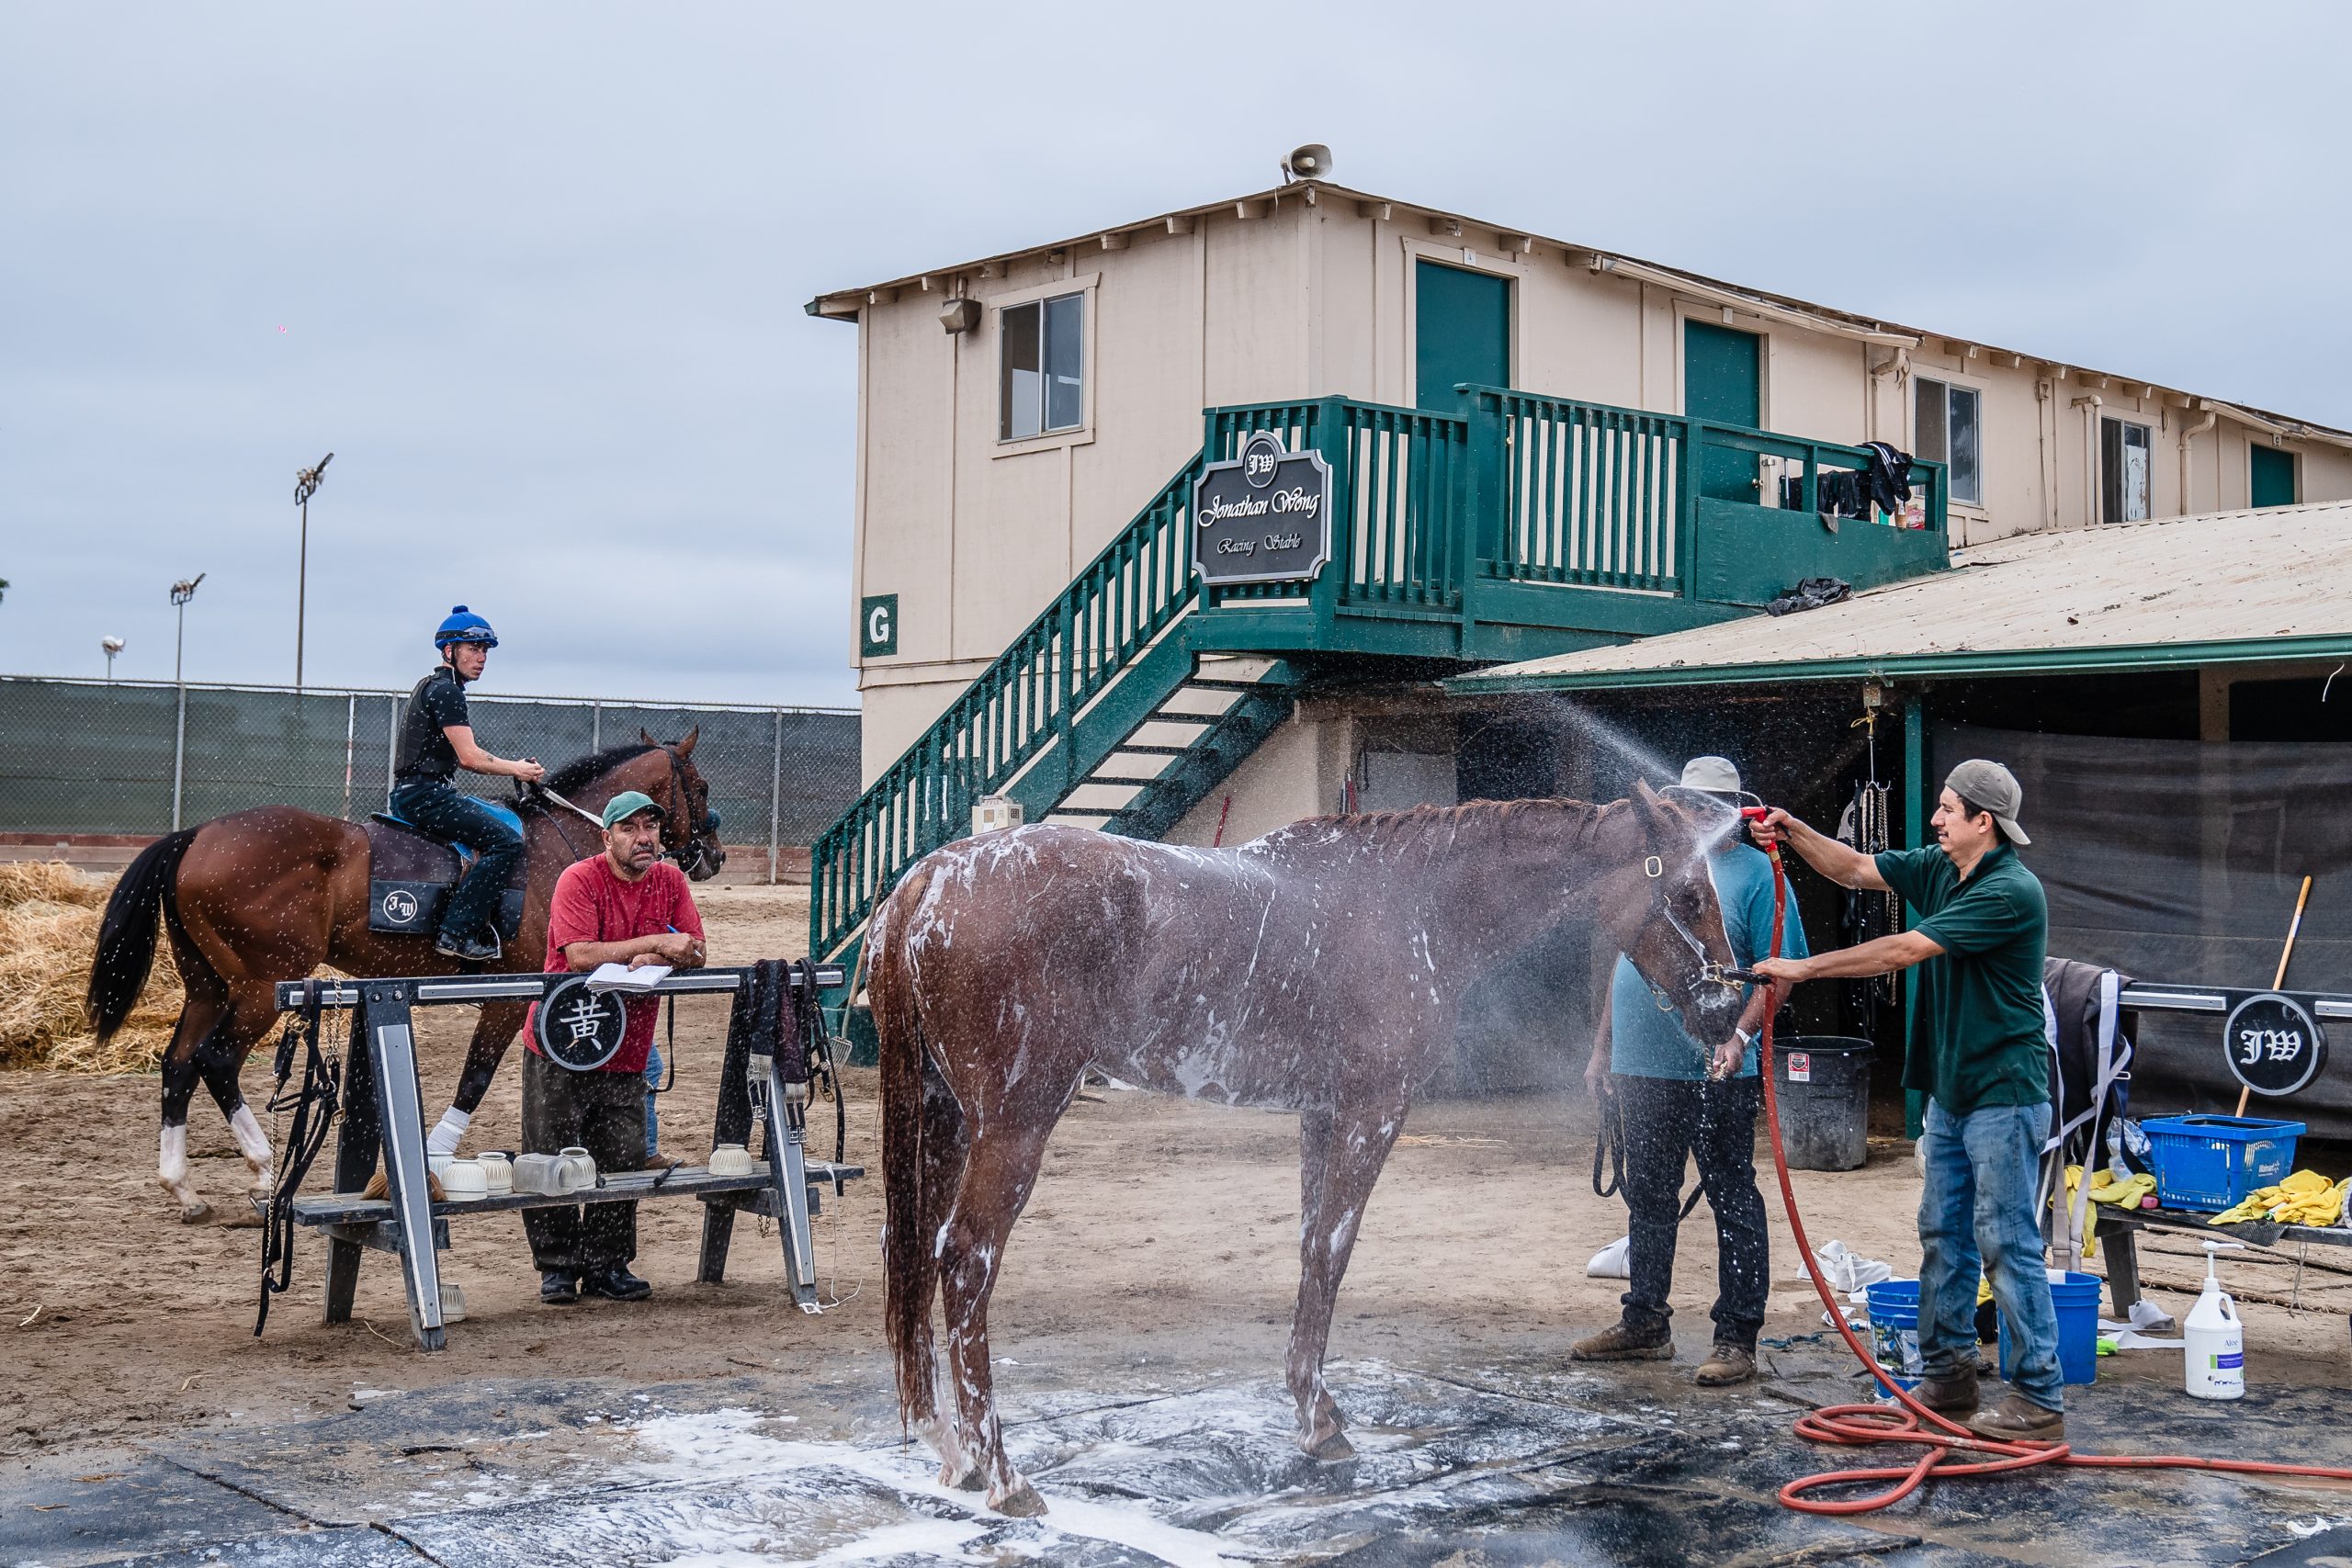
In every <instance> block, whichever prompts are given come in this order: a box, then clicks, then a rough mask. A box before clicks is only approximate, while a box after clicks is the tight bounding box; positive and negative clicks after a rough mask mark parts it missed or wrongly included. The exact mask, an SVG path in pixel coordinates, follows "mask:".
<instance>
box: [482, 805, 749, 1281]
mask: <svg viewBox="0 0 2352 1568" xmlns="http://www.w3.org/2000/svg"><path fill="white" fill-rule="evenodd" d="M604 824H605V852H604V853H603V854H601V855H596V856H594V857H593V858H591V859H588V860H583V861H580V862H578V863H575V864H572V865H569V866H566V867H565V868H564V871H563V874H562V875H561V876H559V877H557V878H556V883H555V897H553V899H552V900H550V902H549V903H548V959H547V967H548V971H549V972H550V973H561V972H564V971H567V970H568V971H571V972H572V973H575V974H576V973H581V972H584V971H587V970H591V969H595V968H598V967H600V966H601V965H603V964H627V965H628V967H629V968H631V969H636V968H640V967H642V966H643V965H645V964H668V965H670V967H672V968H673V969H699V968H701V967H702V964H703V957H704V948H703V933H702V916H701V915H700V914H699V913H698V912H697V911H696V910H695V896H694V894H693V892H692V891H691V890H690V889H689V888H688V886H687V885H686V874H685V873H684V872H682V871H680V870H679V869H678V868H677V867H676V866H675V865H673V864H672V863H670V862H668V861H666V860H663V859H662V808H661V807H659V806H656V805H655V804H654V803H653V801H652V798H651V797H650V796H649V795H644V794H641V793H639V791H637V790H633V789H631V790H624V791H622V792H621V793H620V794H618V795H615V796H613V798H612V799H611V800H610V801H608V802H606V803H605V813H604ZM625 1006H626V1009H627V1011H628V1028H627V1030H625V1031H624V1032H623V1033H622V1035H621V1045H620V1049H619V1050H618V1051H616V1052H615V1053H614V1054H613V1056H612V1059H611V1060H609V1061H607V1062H606V1063H605V1065H604V1066H601V1067H597V1068H594V1069H592V1070H590V1071H587V1072H574V1071H573V1070H571V1068H570V1067H566V1066H561V1065H560V1064H558V1063H555V1062H550V1061H548V1059H547V1057H546V1056H545V1055H541V1054H540V1051H539V1036H538V1028H537V1024H538V1005H537V1004H536V1003H534V1004H533V1006H532V1009H531V1013H532V1017H531V1020H530V1022H529V1023H527V1024H526V1025H525V1026H524V1030H523V1043H524V1044H525V1046H526V1047H527V1049H528V1053H529V1054H528V1055H526V1056H525V1057H524V1058H523V1147H524V1149H525V1150H526V1151H527V1152H529V1153H532V1154H557V1153H560V1152H561V1151H562V1150H563V1149H565V1148H568V1147H570V1146H571V1145H575V1144H576V1145H579V1146H580V1147H582V1148H584V1149H586V1150H587V1151H588V1153H589V1155H590V1156H592V1157H594V1160H595V1162H596V1168H597V1169H599V1170H635V1169H638V1168H640V1167H642V1166H643V1165H644V1164H645V1163H646V1142H645V1104H646V1101H647V1100H649V1099H650V1098H651V1097H650V1096H649V1095H648V1094H647V1093H646V1092H645V1059H646V1055H647V1053H649V1052H650V1051H651V1050H652V1049H653V1023H654V1020H655V1018H656V1016H657V1015H659V1013H660V1012H661V1010H662V998H659V997H630V998H628V1000H627V1002H626V1004H625ZM523 1230H524V1233H525V1234H526V1235H528V1236H529V1237H530V1238H531V1260H532V1261H533V1262H534V1263H535V1264H537V1266H538V1269H539V1300H541V1301H543V1302H546V1303H548V1304H550V1305H554V1306H566V1305H569V1304H571V1303H573V1302H576V1301H578V1300H579V1299H580V1294H581V1292H583V1291H584V1292H587V1293H588V1294H590V1295H592V1296H605V1297H608V1298H610V1299H611V1300H614V1301H620V1302H635V1301H643V1300H644V1299H645V1298H646V1297H647V1296H649V1295H650V1294H652V1293H653V1287H652V1286H650V1285H649V1284H647V1283H646V1282H645V1281H644V1280H640V1279H639V1278H638V1277H637V1276H636V1275H634V1274H632V1273H630V1272H629V1271H628V1265H629V1262H630V1260H631V1259H632V1258H636V1256H637V1205H636V1204H635V1203H633V1202H624V1203H588V1204H582V1205H578V1206H571V1207H561V1208H552V1209H529V1210H526V1211H525V1212H524V1214H523Z"/></svg>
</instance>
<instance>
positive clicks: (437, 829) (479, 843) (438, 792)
mask: <svg viewBox="0 0 2352 1568" xmlns="http://www.w3.org/2000/svg"><path fill="white" fill-rule="evenodd" d="M392 809H394V810H395V811H398V812H399V813H400V814H401V820H403V821H405V822H408V823H410V824H411V825H413V826H414V827H418V828H422V829H424V831H425V832H427V833H430V834H431V835H432V836H433V837H435V838H436V839H441V840H447V841H448V842H451V843H460V844H464V845H465V846H466V847H467V848H469V849H470V850H472V851H473V852H475V853H476V854H478V855H479V856H481V859H480V860H479V861H478V862H477V863H475V865H474V868H473V870H472V871H470V872H469V873H467V874H466V879H465V880H464V881H463V882H460V883H458V888H457V891H456V892H454V893H452V894H450V895H449V902H448V903H447V905H446V906H444V907H443V908H442V910H441V934H442V935H444V936H450V937H455V938H457V939H458V941H460V942H462V941H464V940H465V939H466V938H468V937H469V936H472V935H474V934H475V933H476V932H478V931H479V932H481V933H483V934H485V935H487V934H489V933H490V932H491V931H492V929H493V927H494V925H495V922H496V920H497V918H498V900H499V897H500V896H501V895H502V894H503V893H504V892H505V891H506V879H507V877H508V876H510V875H511V874H513V873H514V870H515V864H516V863H517V862H519V861H521V860H522V858H523V835H522V834H520V833H518V832H516V831H515V829H512V828H510V827H508V826H507V825H506V822H505V820H504V819H503V818H501V817H499V816H498V815H497V814H496V813H494V812H492V811H491V810H489V809H488V808H487V807H484V806H483V805H482V804H481V802H480V801H478V800H476V799H474V798H473V797H472V796H471V795H460V794H459V793H458V791H457V790H456V789H455V788H454V787H452V786H451V785H449V784H444V783H443V782H442V781H441V780H439V779H420V780H417V781H416V782H415V783H413V784H401V786H400V787H399V788H397V789H395V790H393V791H392Z"/></svg>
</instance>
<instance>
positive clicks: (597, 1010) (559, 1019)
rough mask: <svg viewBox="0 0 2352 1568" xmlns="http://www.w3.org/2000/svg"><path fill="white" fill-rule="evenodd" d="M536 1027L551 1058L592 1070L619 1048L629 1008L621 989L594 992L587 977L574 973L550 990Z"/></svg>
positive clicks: (578, 1069) (560, 1063)
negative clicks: (620, 992)
mask: <svg viewBox="0 0 2352 1568" xmlns="http://www.w3.org/2000/svg"><path fill="white" fill-rule="evenodd" d="M534 1027H535V1029H536V1031H537V1034H538V1037H539V1039H538V1044H539V1050H540V1053H541V1054H542V1055H545V1056H546V1057H547V1059H548V1061H550V1062H553V1063H554V1064H555V1065H556V1066H560V1067H570V1068H571V1070H572V1071H573V1072H575V1073H593V1072H594V1071H595V1070H596V1069H597V1068H598V1067H601V1066H604V1065H605V1063H606V1062H609V1061H611V1060H612V1059H613V1056H614V1055H615V1054H616V1053H617V1052H618V1051H619V1050H620V1048H621V1041H622V1040H623V1038H624V1037H626V1036H627V1035H628V1008H627V1007H626V1006H624V1005H623V1003H622V1001H621V998H620V995H619V993H618V992H616V991H592V990H590V989H589V988H588V976H585V975H574V976H572V977H571V979H569V980H566V981H564V982H563V983H562V984H560V985H559V986H557V987H555V988H554V989H553V990H551V991H549V992H548V999H547V1000H545V1001H543V1002H541V1003H540V1004H539V1010H538V1013H537V1018H536V1021H535V1024H534Z"/></svg>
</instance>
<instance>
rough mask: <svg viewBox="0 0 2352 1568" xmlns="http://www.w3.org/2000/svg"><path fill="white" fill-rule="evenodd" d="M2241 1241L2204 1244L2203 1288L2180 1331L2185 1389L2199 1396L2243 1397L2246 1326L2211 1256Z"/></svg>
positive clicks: (2240, 1245)
mask: <svg viewBox="0 0 2352 1568" xmlns="http://www.w3.org/2000/svg"><path fill="white" fill-rule="evenodd" d="M2244 1247H2245V1243H2244V1242H2242V1241H2208V1242H2207V1243H2206V1244H2205V1289H2204V1290H2203V1292H2200V1293H2199V1296H2198V1298H2197V1304H2196V1305H2195V1306H2194V1307H2192V1308H2190V1309H2189V1313H2188V1323H2187V1324H2186V1325H2184V1326H2183V1328H2182V1330H2181V1342H2182V1344H2183V1345H2184V1346H2186V1347H2187V1350H2188V1356H2187V1359H2188V1392H2189V1393H2191V1394H2193V1395H2194V1396H2196V1397H2197V1398H2199V1399H2243V1398H2245V1325H2244V1324H2243V1323H2241V1322H2240V1321H2239V1320H2238V1303H2235V1302H2233V1301H2232V1300H2231V1299H2230V1298H2229V1297H2228V1296H2227V1295H2226V1294H2224V1293H2223V1292H2222V1281H2221V1280H2220V1279H2219V1278H2218V1277H2217V1276H2216V1275H2215V1274H2214V1272H2213V1255H2214V1254H2215V1253H2217V1252H2221V1251H2224V1250H2228V1251H2238V1250H2242V1249H2243V1248H2244Z"/></svg>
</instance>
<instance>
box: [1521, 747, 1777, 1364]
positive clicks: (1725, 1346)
mask: <svg viewBox="0 0 2352 1568" xmlns="http://www.w3.org/2000/svg"><path fill="white" fill-rule="evenodd" d="M1679 790H1680V791H1681V792H1682V793H1684V794H1685V795H1689V796H1691V797H1694V799H1695V801H1696V803H1697V804H1699V806H1700V813H1699V815H1700V817H1701V818H1702V820H1713V821H1715V822H1718V823H1720V824H1721V833H1720V837H1719V838H1718V839H1717V840H1715V841H1713V843H1711V844H1710V845H1709V846H1708V860H1707V870H1708V874H1709V876H1710V879H1711V880H1712V881H1713V883H1714V885H1715V898H1716V901H1717V902H1718V903H1720V904H1721V905H1722V906H1723V912H1724V935H1725V936H1726V937H1728V938H1729V939H1730V942H1731V951H1732V955H1733V957H1734V958H1736V960H1737V961H1738V963H1739V964H1740V966H1741V967H1742V968H1747V967H1749V966H1752V965H1753V964H1756V963H1757V962H1758V960H1760V959H1762V958H1764V957H1765V956H1766V955H1767V954H1769V953H1770V952H1771V951H1772V863H1771V862H1770V861H1769V860H1767V859H1765V857H1764V854H1763V852H1761V851H1759V850H1758V849H1756V848H1755V847H1754V846H1753V845H1751V844H1749V843H1748V842H1747V834H1746V833H1745V832H1744V831H1743V824H1741V823H1740V822H1739V821H1738V820H1737V818H1735V817H1733V816H1732V815H1731V813H1732V812H1734V811H1735V810H1736V808H1737V807H1738V806H1739V804H1740V795H1741V790H1740V783H1739V770H1738V769H1736V768H1735V767H1734V766H1733V765H1732V764H1731V763H1730V762H1729V761H1726V760H1724V758H1721V757H1693V758H1691V761H1689V762H1688V763H1687V764H1686V765H1685V766H1684V767H1683V770H1682V781H1681V784H1680V785H1679ZM1782 919H1783V924H1782V927H1781V952H1782V953H1793V954H1800V955H1801V954H1803V953H1805V952H1807V951H1808V950H1807V948H1806V946H1805V940H1804V924H1803V923H1802V922H1801V921H1800V920H1799V919H1797V910H1796V906H1795V904H1793V903H1792V904H1790V905H1789V906H1788V908H1787V910H1786V912H1785V914H1784V916H1783V918H1782ZM1769 1006H1770V993H1769V992H1767V991H1765V990H1764V989H1762V988H1761V987H1753V986H1751V987H1748V993H1747V1007H1746V1008H1745V1009H1744V1010H1742V1011H1741V1013H1740V1017H1739V1022H1738V1025H1737V1027H1736V1028H1735V1029H1734V1031H1733V1032H1732V1038H1730V1039H1728V1040H1721V1041H1707V1042H1701V1041H1697V1040H1693V1039H1692V1038H1691V1036H1690V1035H1689V1034H1688V1033H1686V1032H1684V1030H1683V1028H1682V1023H1681V1020H1680V1018H1679V1015H1678V1014H1677V1013H1676V1011H1675V1010H1674V1007H1673V1004H1672V1003H1671V1002H1670V1001H1663V1002H1662V1001H1661V999H1660V998H1657V997H1656V996H1654V995H1653V994H1652V990H1651V987H1650V985H1649V983H1648V982H1647V981H1645V980H1644V979H1643V978H1642V976H1641V975H1640V974H1639V973H1638V972H1637V971H1636V970H1635V969H1634V965H1633V964H1631V963H1630V962H1628V961H1627V959H1626V958H1625V956H1624V955H1623V953H1620V954H1619V955H1618V957H1617V964H1616V968H1615V971H1614V973H1613V975H1612V976H1611V984H1610V987H1609V990H1608V992H1607V993H1606V994H1605V996H1604V998H1603V1001H1602V1006H1601V1010H1600V1029H1599V1030H1598V1031H1597V1032H1596V1034H1595V1036H1594V1039H1593V1043H1592V1059H1591V1061H1590V1063H1589V1065H1588V1066H1586V1068H1585V1083H1586V1086H1587V1087H1588V1088H1589V1089H1591V1090H1592V1093H1593V1098H1594V1099H1595V1100H1596V1101H1598V1102H1599V1103H1600V1111H1601V1115H1602V1116H1603V1117H1604V1118H1607V1117H1609V1116H1611V1115H1612V1114H1613V1115H1618V1116H1621V1117H1622V1119H1623V1127H1624V1151H1625V1168H1624V1178H1623V1182H1622V1184H1621V1186H1620V1190H1621V1191H1622V1192H1623V1195H1624V1199H1625V1208H1626V1210H1627V1212H1628V1219H1629V1230H1628V1233H1627V1238H1626V1240H1627V1245H1626V1263H1627V1266H1628V1268H1629V1269H1630V1270H1631V1273H1632V1279H1631V1280H1630V1281H1629V1285H1630V1288H1629V1289H1628V1290H1627V1291H1626V1292H1625V1293H1624V1296H1623V1298H1622V1299H1623V1303H1624V1312H1623V1316H1622V1317H1621V1318H1620V1319H1619V1320H1618V1322H1617V1323H1616V1324H1614V1325H1611V1327H1609V1328H1605V1329H1603V1330H1602V1331H1601V1332H1600V1333H1599V1334H1596V1335H1593V1336H1592V1337H1589V1338H1588V1339H1582V1340H1579V1341H1577V1344H1576V1345H1575V1346H1574V1347H1572V1348H1570V1350H1569V1351H1568V1355H1569V1359H1572V1360H1578V1361H1666V1360H1671V1359H1673V1358H1674V1338H1673V1336H1672V1334H1671V1332H1670V1331H1669V1329H1668V1320H1669V1319H1671V1318H1672V1317H1673V1315H1674V1309H1673V1307H1672V1306H1670V1305H1669V1304H1668V1301H1667V1297H1668V1292H1670V1291H1671V1290H1672V1288H1673V1285H1674V1242H1675V1233H1676V1232H1677V1231H1678V1230H1679V1229H1680V1228H1681V1224H1682V1209H1681V1199H1682V1173H1683V1170H1684V1168H1685V1163H1686V1161H1687V1160H1688V1159H1689V1158H1691V1156H1696V1157H1697V1160H1698V1164H1699V1180H1700V1184H1701V1186H1702V1188H1703V1189H1704V1190H1705V1191H1706V1194H1707V1202H1708V1205H1709V1207H1711V1208H1712V1209H1713V1211H1714V1215H1715V1257H1716V1270H1715V1271H1716V1291H1715V1306H1714V1312H1713V1318H1714V1325H1715V1328H1714V1349H1713V1352H1712V1353H1711V1354H1710V1355H1709V1356H1708V1358H1707V1359H1706V1360H1705V1361H1704V1362H1702V1364H1701V1365H1700V1367H1699V1370H1698V1373H1697V1377H1696V1381H1697V1382H1698V1383H1699V1384H1700V1386H1702V1387H1704V1388H1723V1387H1727V1386H1729V1385H1731V1384H1733V1383H1740V1382H1747V1381H1748V1380H1749V1379H1750V1378H1753V1377H1754V1376H1755V1375H1756V1336H1757V1334H1758V1332H1759V1331H1760V1330H1761V1329H1762V1328H1763V1326H1764V1302H1765V1295H1766V1292H1767V1291H1768V1289H1769V1287H1770V1282H1771V1274H1770V1258H1769V1257H1768V1254H1767V1242H1766V1231H1765V1221H1764V1199H1763V1195H1762V1194H1761V1193H1759V1192H1758V1190H1756V1113H1757V1111H1758V1108H1759V1107H1760V1106H1761V1105H1762V1104H1763V1094H1762V1090H1761V1088H1760V1086H1759V1084H1758V1079H1757V1077H1756V1066H1757V1062H1756V1057H1757V1051H1756V1033H1757V1031H1758V1029H1760V1028H1761V1027H1762V1026H1763V1022H1764V1010H1765V1009H1766V1008H1767V1007H1769Z"/></svg>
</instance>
